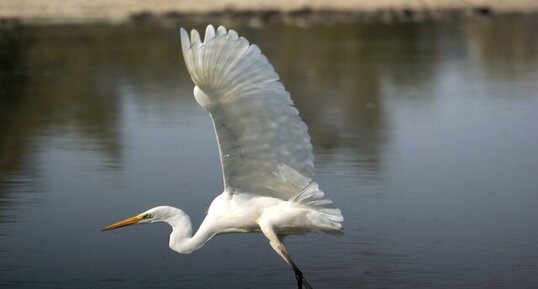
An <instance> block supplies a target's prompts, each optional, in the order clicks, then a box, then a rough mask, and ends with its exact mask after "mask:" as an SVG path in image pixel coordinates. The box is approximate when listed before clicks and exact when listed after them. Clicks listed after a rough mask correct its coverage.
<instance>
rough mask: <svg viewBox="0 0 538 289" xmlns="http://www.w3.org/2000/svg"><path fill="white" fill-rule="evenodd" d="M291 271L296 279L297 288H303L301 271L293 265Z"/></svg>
mask: <svg viewBox="0 0 538 289" xmlns="http://www.w3.org/2000/svg"><path fill="white" fill-rule="evenodd" d="M293 271H294V272H295V279H297V288H298V289H303V272H301V270H299V269H298V268H297V267H295V266H294V267H293Z"/></svg>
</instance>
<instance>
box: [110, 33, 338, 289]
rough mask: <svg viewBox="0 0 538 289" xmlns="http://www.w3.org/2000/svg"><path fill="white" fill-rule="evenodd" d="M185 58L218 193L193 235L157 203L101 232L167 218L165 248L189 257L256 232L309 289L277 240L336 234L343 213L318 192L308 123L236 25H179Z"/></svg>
mask: <svg viewBox="0 0 538 289" xmlns="http://www.w3.org/2000/svg"><path fill="white" fill-rule="evenodd" d="M181 44H182V49H183V57H184V59H185V64H186V66H187V69H188V71H189V73H190V76H191V78H192V80H193V82H194V84H195V86H194V97H195V98H196V100H197V101H198V103H199V104H200V106H202V107H203V108H204V109H205V110H207V112H208V113H209V115H210V116H211V119H212V121H213V126H214V128H215V133H216V135H217V141H218V145H219V150H220V160H221V164H222V171H223V177H224V192H223V193H222V194H220V195H218V196H217V197H216V198H215V199H214V200H213V202H212V203H211V205H210V206H209V210H208V212H207V216H206V217H205V219H204V221H203V222H202V224H201V225H200V227H199V228H198V231H196V233H195V234H194V235H193V234H192V224H191V221H190V219H189V216H188V215H187V214H186V213H185V212H183V211H182V210H180V209H176V208H173V207H168V206H161V207H156V208H152V209H149V210H147V211H145V212H143V213H141V214H139V215H136V216H134V217H131V218H128V219H125V220H123V221H120V222H117V223H115V224H112V225H110V226H108V227H106V228H104V229H103V230H113V229H117V228H120V227H124V226H128V225H133V224H145V223H159V222H164V223H168V224H169V225H170V226H171V227H172V233H171V234H170V241H169V246H170V248H171V249H172V250H174V251H176V252H179V253H182V254H188V253H191V252H193V251H195V250H197V249H199V248H200V247H202V246H203V245H204V244H205V243H206V242H207V241H209V240H210V239H211V238H212V237H214V236H215V235H217V234H222V233H237V232H241V233H247V232H260V231H261V232H262V233H263V234H264V235H265V236H266V237H267V239H269V243H270V245H271V247H272V248H273V249H274V250H275V251H276V252H277V253H278V254H279V255H280V256H281V257H282V258H283V259H284V261H286V263H288V264H289V265H290V266H291V267H292V269H293V271H294V272H295V276H296V278H297V285H298V287H299V289H301V288H302V286H304V287H305V288H311V287H310V285H309V284H308V282H307V281H306V279H304V278H303V274H302V272H301V271H300V270H299V269H298V268H297V265H295V263H294V262H293V261H292V259H291V258H290V255H289V254H288V252H287V250H286V247H285V246H284V244H283V243H282V238H283V237H284V236H286V235H289V234H304V233H308V232H315V231H322V232H327V233H339V232H341V230H342V224H341V222H342V221H343V219H344V218H343V217H342V214H341V212H340V210H339V209H337V208H335V207H334V206H333V205H332V202H331V200H329V199H327V198H326V197H325V194H324V193H323V192H322V191H321V190H320V189H319V187H318V184H317V183H316V182H315V181H314V180H313V178H314V163H313V160H314V157H313V154H312V145H311V143H310V136H309V135H308V132H307V126H306V125H305V123H304V122H303V121H302V120H301V118H300V117H299V113H298V111H297V109H295V107H294V106H293V102H292V100H291V98H290V95H289V93H288V92H287V91H286V90H285V89H284V86H283V85H282V83H280V82H279V80H278V75H277V74H276V73H275V71H274V69H273V67H272V66H271V64H270V63H269V62H268V61H267V58H266V57H265V56H264V55H263V54H262V53H261V51H260V49H259V48H258V47H257V46H256V45H254V44H252V45H251V44H249V42H248V41H247V40H246V39H245V38H243V37H239V35H238V34H237V32H235V31H234V30H226V28H225V27H223V26H220V27H218V29H216V30H215V28H214V27H213V26H212V25H209V26H207V28H206V31H205V37H204V41H201V39H200V35H199V34H198V32H197V31H196V30H192V31H191V36H190V38H189V36H188V34H187V32H186V31H185V30H184V29H183V28H181Z"/></svg>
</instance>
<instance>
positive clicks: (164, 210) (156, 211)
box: [103, 206, 174, 231]
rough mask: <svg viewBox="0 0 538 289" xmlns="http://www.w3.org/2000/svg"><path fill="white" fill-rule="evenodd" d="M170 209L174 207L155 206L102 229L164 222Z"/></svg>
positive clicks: (108, 229) (107, 229)
mask: <svg viewBox="0 0 538 289" xmlns="http://www.w3.org/2000/svg"><path fill="white" fill-rule="evenodd" d="M171 209H174V208H172V207H166V206H161V207H155V208H152V209H149V210H147V211H145V212H143V213H140V214H138V215H136V216H133V217H130V218H127V219H125V220H122V221H119V222H117V223H114V224H112V225H109V226H107V227H106V228H104V229H103V231H110V230H114V229H118V228H121V227H125V226H130V225H136V224H148V223H157V222H165V221H166V219H167V218H169V215H170V210H171Z"/></svg>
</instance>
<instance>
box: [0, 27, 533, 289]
mask: <svg viewBox="0 0 538 289" xmlns="http://www.w3.org/2000/svg"><path fill="white" fill-rule="evenodd" d="M181 25H184V26H187V27H191V25H190V24H189V23H182V24H181ZM537 25H538V22H537V20H536V18H534V19H532V18H513V19H489V20H474V21H460V22H441V23H420V24H419V23H417V24H397V25H396V24H392V25H390V24H373V23H372V24H340V25H331V26H323V25H314V26H311V27H308V28H297V27H290V26H269V27H263V28H260V29H252V28H248V27H234V28H236V29H237V30H238V31H240V33H241V34H242V35H244V36H246V37H247V38H249V39H250V40H251V41H252V42H255V43H257V44H258V45H259V46H260V47H261V49H262V51H263V52H264V53H265V54H266V55H267V56H268V58H269V59H270V61H271V62H272V63H273V65H274V66H275V68H276V70H277V72H278V73H279V75H280V76H281V79H282V82H283V83H284V84H285V86H286V87H287V89H288V90H289V91H290V92H291V94H292V98H293V99H294V101H295V104H296V106H297V107H298V109H299V110H300V111H301V115H302V117H303V119H304V120H305V122H306V123H307V124H308V126H309V131H310V133H311V135H312V141H313V145H314V148H315V149H314V150H315V157H316V166H317V167H316V173H317V179H318V182H319V183H320V184H321V186H322V188H323V189H324V191H325V192H326V193H327V194H328V195H329V196H330V198H331V199H332V200H333V201H334V202H335V203H336V204H337V206H338V207H340V209H341V210H342V212H343V214H344V217H345V218H346V219H345V222H344V226H345V234H344V235H342V236H328V235H320V234H310V235H306V236H298V237H289V238H287V239H286V243H287V244H288V247H289V248H288V249H289V251H290V253H291V254H292V256H293V257H294V259H295V260H296V262H297V263H298V264H299V266H300V267H301V268H302V269H303V272H304V273H305V275H306V277H307V278H308V279H309V281H310V283H311V284H312V285H313V287H314V288H536V287H538V275H537V274H536V272H538V246H537V245H536V240H537V239H538V223H537V220H538V209H537V208H538V178H537V176H538V94H537V91H538V82H537V80H538V42H537V41H536V39H538V35H537V30H536V27H537ZM197 28H200V27H197ZM0 88H1V89H0V121H1V122H0V287H1V288H36V287H39V288H295V287H294V286H295V279H294V276H293V273H292V272H291V270H289V269H288V268H287V267H286V265H285V264H284V262H283V261H281V260H280V259H279V257H278V256H277V255H276V254H275V253H273V252H272V250H271V248H270V246H269V245H268V243H267V241H266V240H265V238H264V237H263V236H262V235H259V234H248V235H245V234H237V235H224V236H217V237H215V238H214V239H213V240H211V241H210V242H209V243H207V244H206V246H205V247H204V248H202V249H201V250H200V251H197V252H195V253H193V254H191V255H186V256H183V255H179V254H176V253H174V252H172V251H170V249H169V248H168V234H169V228H168V227H167V226H166V225H152V226H138V227H132V228H126V229H123V230H118V231H114V232H110V233H103V232H101V231H100V230H101V228H102V227H103V226H105V225H108V224H110V223H111V222H114V221H117V220H119V219H121V218H124V217H128V216H131V215H133V214H136V213H139V212H142V211H144V210H146V209H148V208H150V207H153V206H157V205H163V204H167V205H173V206H177V207H180V208H183V209H184V210H185V211H186V212H187V213H189V214H190V215H191V218H192V220H193V223H194V225H195V226H197V225H198V224H199V223H200V222H201V220H202V219H203V217H204V214H205V211H206V210H207V207H208V206H209V203H210V202H211V200H212V199H213V198H214V196H216V194H218V193H219V192H221V190H222V183H221V172H220V163H219V159H218V152H217V145H216V142H215V137H214V135H213V129H212V127H211V123H210V121H209V118H208V117H207V115H206V113H205V111H204V110H203V109H201V108H200V107H198V105H197V104H196V102H195V101H194V99H193V97H192V83H191V81H190V79H189V78H188V75H187V72H186V70H185V68H184V64H183V62H182V59H181V55H180V45H179V33H178V29H177V27H171V28H170V27H162V26H157V25H151V24H148V25H116V26H108V25H89V26H78V25H67V26H44V27H39V26H22V27H16V28H10V29H7V28H0Z"/></svg>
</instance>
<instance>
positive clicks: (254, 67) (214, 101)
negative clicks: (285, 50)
mask: <svg viewBox="0 0 538 289" xmlns="http://www.w3.org/2000/svg"><path fill="white" fill-rule="evenodd" d="M181 42H182V50H183V56H184V59H185V63H186V66H187V69H188V71H189V73H190V75H191V78H192V80H193V82H194V83H195V85H196V86H195V88H194V95H195V98H196V100H197V101H198V103H199V104H200V105H201V106H202V107H203V108H205V109H206V110H207V111H208V112H209V114H210V116H211V119H212V121H213V125H214V128H215V132H216V135H217V141H218V144H219V151H220V157H221V163H222V169H223V178H224V185H225V189H226V190H227V191H230V192H232V193H237V192H248V193H253V194H260V195H267V196H273V197H278V198H282V199H285V200H289V199H291V198H292V197H294V196H296V195H297V193H298V192H301V191H302V190H303V189H305V188H306V187H308V186H309V185H310V184H312V183H313V181H312V179H313V177H314V164H313V154H312V145H311V143H310V136H309V135H308V132H307V126H306V125H305V123H304V122H303V121H302V120H301V118H300V117H299V113H298V111H297V109H295V108H294V107H293V102H292V100H291V98H290V94H289V93H288V92H287V91H286V90H285V88H284V86H283V85H282V83H280V82H279V78H278V75H277V74H276V73H275V70H274V69H273V67H272V66H271V64H270V63H269V61H268V60H267V58H266V57H265V56H264V55H263V54H262V53H261V51H260V49H259V48H258V47H257V46H256V45H251V44H250V43H249V42H248V41H247V40H246V39H245V38H243V37H239V36H238V34H237V32H235V31H233V30H228V31H227V30H226V28H224V27H223V26H220V27H218V28H217V29H216V30H215V28H214V27H213V26H211V25H209V26H208V27H207V29H206V32H205V38H204V41H203V42H202V41H201V39H200V35H199V34H198V32H197V31H196V30H192V31H191V37H190V39H189V36H188V34H187V32H186V31H185V30H184V29H181Z"/></svg>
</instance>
